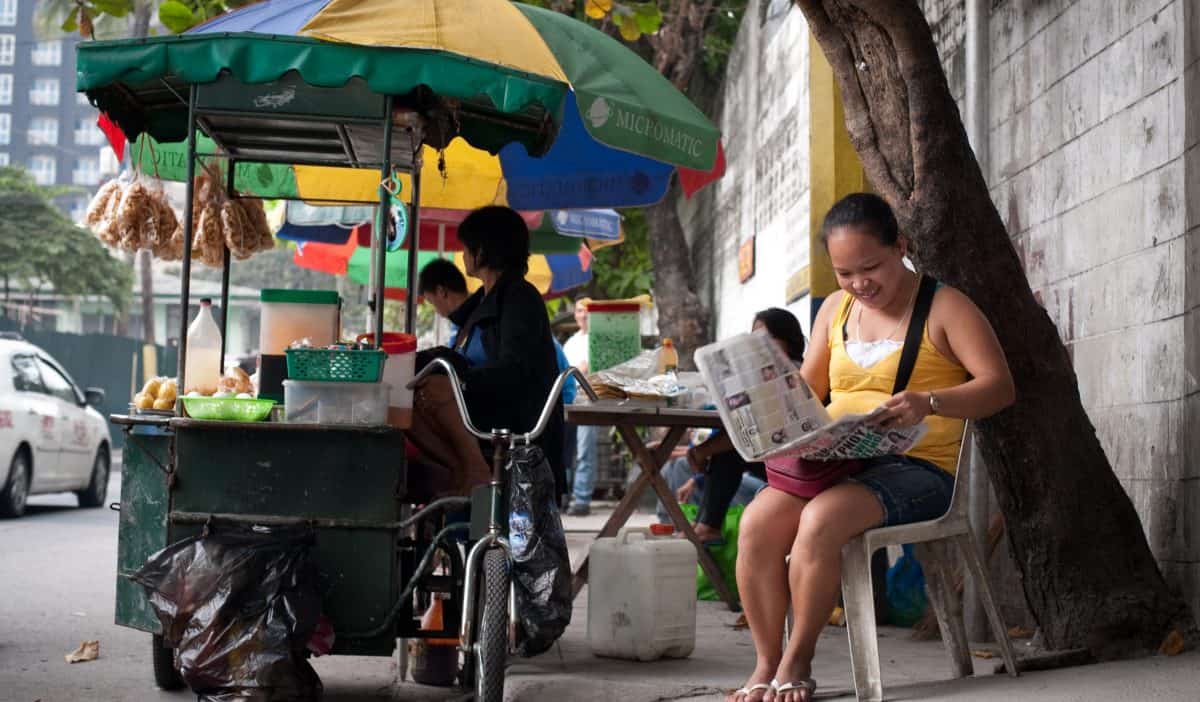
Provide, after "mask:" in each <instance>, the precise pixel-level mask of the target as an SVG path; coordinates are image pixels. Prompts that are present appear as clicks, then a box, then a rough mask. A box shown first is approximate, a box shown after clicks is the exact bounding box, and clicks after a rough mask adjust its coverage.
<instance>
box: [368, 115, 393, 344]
mask: <svg viewBox="0 0 1200 702" xmlns="http://www.w3.org/2000/svg"><path fill="white" fill-rule="evenodd" d="M384 113H385V117H384V121H383V166H382V167H381V168H380V169H379V172H380V178H379V226H377V227H375V236H373V237H371V248H372V249H377V250H378V253H375V254H374V256H375V260H374V263H375V266H376V268H375V293H374V294H375V307H374V312H375V344H376V346H378V345H380V344H382V343H383V299H384V298H383V291H384V289H385V288H387V229H388V219H389V217H388V209H389V206H390V204H391V203H390V198H391V193H389V192H388V191H387V188H385V187H383V184H384V182H386V181H387V180H388V179H389V178H391V177H392V96H391V95H388V96H387V97H386V98H385V99H384Z"/></svg>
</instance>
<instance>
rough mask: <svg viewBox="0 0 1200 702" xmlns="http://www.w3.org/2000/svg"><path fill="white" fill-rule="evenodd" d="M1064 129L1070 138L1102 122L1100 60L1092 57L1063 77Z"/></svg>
mask: <svg viewBox="0 0 1200 702" xmlns="http://www.w3.org/2000/svg"><path fill="white" fill-rule="evenodd" d="M1061 85H1062V87H1063V117H1064V118H1065V119H1066V125H1065V126H1064V131H1065V132H1066V136H1067V138H1068V139H1070V138H1073V137H1076V136H1079V135H1080V134H1083V133H1084V132H1086V131H1087V130H1089V129H1091V128H1092V127H1093V126H1095V125H1096V124H1097V123H1099V122H1100V119H1101V116H1100V60H1099V59H1092V60H1091V61H1088V62H1087V63H1085V64H1083V65H1082V66H1080V67H1079V68H1077V69H1075V70H1074V71H1073V72H1072V73H1071V74H1070V75H1068V76H1067V77H1066V78H1065V79H1063V81H1062V83H1061Z"/></svg>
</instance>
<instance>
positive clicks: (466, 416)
mask: <svg viewBox="0 0 1200 702" xmlns="http://www.w3.org/2000/svg"><path fill="white" fill-rule="evenodd" d="M436 367H440V368H441V369H442V370H444V371H446V377H448V378H449V379H450V387H451V389H452V390H453V391H454V402H455V404H456V405H457V406H458V414H459V416H461V417H462V420H463V426H465V427H466V428H467V431H469V432H471V434H472V435H474V436H475V437H476V438H478V439H482V440H484V441H490V440H493V439H495V438H497V437H498V436H505V435H507V434H509V432H508V431H507V430H502V429H493V430H492V432H491V433H485V432H482V431H479V430H478V429H476V428H475V425H474V424H473V423H472V422H471V415H470V412H468V411H467V401H466V399H464V398H463V394H462V381H460V380H459V379H458V373H457V372H455V370H454V366H453V365H452V364H451V363H450V362H449V361H447V360H446V359H444V358H435V359H433V361H431V362H430V363H429V365H427V366H425V367H424V368H422V369H421V372H420V373H417V375H416V377H414V378H413V379H412V381H411V382H409V384H408V387H409V388H410V389H412V388H415V387H416V386H417V384H418V383H420V382H421V381H422V380H424V379H425V378H427V377H429V375H431V374H432V373H433V372H434V370H435V368H436ZM572 376H574V378H575V380H576V381H577V382H578V383H579V387H581V388H583V391H584V392H586V393H587V395H588V398H589V399H590V400H592V401H593V402H595V401H596V400H597V399H599V396H598V395H596V391H595V390H593V389H592V386H591V385H590V384H589V383H588V381H587V377H586V376H585V375H584V374H583V373H581V372H580V371H579V369H578V368H573V367H572V368H568V369H566V370H565V371H563V372H562V373H559V374H558V378H557V379H555V381H554V387H552V388H551V389H550V396H549V397H548V398H547V399H546V404H545V405H543V406H542V413H541V415H540V416H539V417H538V421H537V424H536V425H534V427H533V430H532V431H529V432H526V433H524V434H521V435H519V438H521V439H523V440H524V441H525V443H526V444H529V443H533V441H534V440H536V439H537V438H538V437H540V436H541V435H542V432H544V431H546V427H547V426H548V425H549V424H550V418H551V417H552V416H553V412H554V407H555V401H556V400H557V399H558V397H559V395H561V394H562V390H563V387H564V386H565V385H566V383H567V378H569V377H572ZM516 438H517V437H514V440H515V439H516Z"/></svg>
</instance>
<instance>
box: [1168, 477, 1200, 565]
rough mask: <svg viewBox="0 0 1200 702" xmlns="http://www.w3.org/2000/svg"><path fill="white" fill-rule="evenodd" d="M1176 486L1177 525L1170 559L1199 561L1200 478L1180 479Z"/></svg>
mask: <svg viewBox="0 0 1200 702" xmlns="http://www.w3.org/2000/svg"><path fill="white" fill-rule="evenodd" d="M1176 486H1178V487H1177V488H1176V489H1177V494H1176V495H1175V501H1176V503H1177V505H1178V507H1177V508H1176V509H1177V513H1176V520H1177V527H1176V531H1175V534H1174V536H1175V539H1174V544H1173V545H1174V548H1173V549H1172V553H1171V559H1172V560H1179V561H1190V562H1192V563H1195V562H1196V561H1200V479H1194V478H1193V479H1190V480H1181V481H1179V482H1177V483H1176Z"/></svg>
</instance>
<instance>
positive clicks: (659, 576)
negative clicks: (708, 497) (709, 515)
mask: <svg viewBox="0 0 1200 702" xmlns="http://www.w3.org/2000/svg"><path fill="white" fill-rule="evenodd" d="M587 613H588V623H587V637H588V646H589V647H590V648H591V650H592V653H593V654H595V655H597V656H604V657H607V658H625V659H629V660H639V661H651V660H655V659H657V658H687V657H688V656H690V655H691V654H692V650H693V649H694V648H695V647H696V547H695V546H693V545H692V542H690V541H688V540H686V539H676V538H673V537H670V536H665V537H659V536H653V535H651V534H650V533H649V532H648V531H647V530H646V529H637V528H631V527H626V528H623V529H621V530H620V531H619V532H618V533H617V536H616V538H605V539H596V541H595V542H593V544H592V549H591V552H590V555H589V557H588V603H587Z"/></svg>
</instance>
